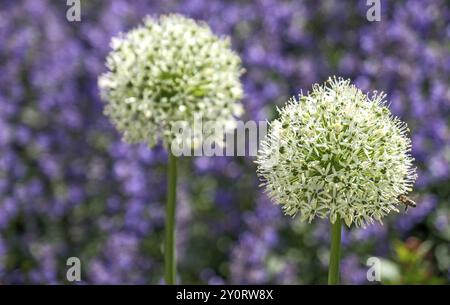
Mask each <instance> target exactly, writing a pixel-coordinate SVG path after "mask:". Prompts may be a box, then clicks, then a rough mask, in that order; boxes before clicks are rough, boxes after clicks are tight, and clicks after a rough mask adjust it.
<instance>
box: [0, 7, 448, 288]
mask: <svg viewBox="0 0 450 305" xmlns="http://www.w3.org/2000/svg"><path fill="white" fill-rule="evenodd" d="M81 2H82V8H81V18H82V20H81V22H72V23H71V22H68V21H67V20H66V10H67V9H68V7H67V6H66V1H65V0H61V1H59V0H58V1H53V0H11V1H10V0H2V1H1V2H0V284H18V283H41V284H42V283H48V284H54V283H67V281H66V270H67V268H68V267H67V266H66V260H67V258H68V257H71V256H76V257H79V258H80V259H81V262H82V282H83V283H88V284H116V283H126V284H131V283H140V284H143V283H154V284H158V283H162V266H163V255H162V251H161V250H162V249H161V248H162V243H163V237H164V235H163V232H164V231H163V229H164V199H165V187H166V186H165V163H166V154H165V152H164V150H163V149H162V148H157V149H153V150H149V149H147V148H146V147H145V146H139V145H134V146H132V145H127V144H124V143H122V142H121V140H120V136H119V135H118V133H117V132H116V131H115V130H114V129H113V128H112V126H111V124H110V123H109V122H108V120H107V119H106V118H105V117H104V116H103V115H102V108H103V106H102V103H101V101H100V100H99V94H98V89H97V77H98V75H99V74H101V73H102V72H103V71H105V67H104V60H105V56H106V54H107V53H108V50H109V41H110V39H111V37H112V36H115V35H117V34H118V33H119V32H120V31H126V30H128V29H130V28H131V27H134V26H136V25H137V24H138V23H139V22H140V20H141V18H142V17H143V16H145V15H146V14H161V13H170V12H178V13H182V14H185V15H187V16H190V17H192V18H195V19H201V20H206V21H207V22H208V23H209V24H210V26H211V27H212V28H213V30H214V32H215V33H218V34H226V35H230V36H231V37H232V42H233V48H234V49H235V50H236V51H237V52H238V53H239V54H240V55H241V56H242V59H243V64H244V66H245V68H246V70H247V72H246V74H245V76H244V77H243V83H244V87H245V93H246V97H245V99H244V104H245V108H246V118H245V119H254V120H266V119H272V118H274V116H275V113H274V109H275V105H282V104H283V103H284V102H285V101H287V99H288V98H289V97H290V96H292V95H294V94H297V93H298V92H299V91H300V90H301V89H303V90H308V88H310V86H311V85H312V84H313V83H314V82H322V81H324V80H325V79H326V78H327V77H328V76H329V75H334V74H335V75H340V76H343V77H349V78H351V79H352V80H353V81H355V82H356V83H357V85H358V86H360V87H361V88H362V89H363V90H375V89H377V90H383V91H385V92H387V94H388V98H389V100H390V102H391V108H392V111H393V112H394V114H396V115H398V116H400V117H401V118H402V119H403V120H405V121H406V122H407V123H408V124H409V126H410V128H411V132H412V140H413V154H414V156H415V158H416V160H417V165H418V167H419V178H418V181H417V187H416V191H415V193H414V199H415V200H416V201H417V202H418V207H417V208H415V209H411V210H409V211H408V213H406V214H405V213H403V211H402V212H401V213H400V214H398V215H392V216H390V217H388V219H387V221H386V222H385V224H384V226H381V225H373V226H370V227H368V228H367V229H357V228H352V229H351V230H346V231H345V232H344V233H343V244H344V253H343V258H342V281H343V282H344V283H352V284H370V283H369V282H367V279H366V271H367V268H368V267H367V266H366V261H367V259H368V258H369V257H371V256H376V257H379V258H380V259H382V260H383V262H384V264H383V268H384V269H383V281H382V282H383V283H395V284H406V283H447V284H448V283H450V247H449V241H450V87H449V80H450V76H449V75H450V74H449V73H450V2H449V1H446V0H404V1H387V0H382V1H381V9H382V12H381V22H369V21H367V19H366V11H367V9H368V7H367V6H366V1H365V0H363V1H349V0H345V1H342V0H333V1H328V0H327V1H317V0H307V1H306V0H305V1H300V0H258V1H249V0H234V1H225V0H223V1H218V0H186V1H181V0H180V1H176V0H152V1H148V0H136V1H124V0H112V1H100V0H96V1H93V0H90V1H84V0H82V1H81ZM253 161H254V159H252V158H243V157H235V158H232V157H214V158H184V159H183V160H182V161H181V169H180V175H181V176H180V179H179V182H180V183H179V196H178V211H177V212H178V214H177V225H178V227H177V234H178V241H177V248H178V257H179V282H181V283H189V284H197V283H209V284H222V283H229V284H245V283H252V284H264V283H275V284H317V283H325V282H326V274H327V270H326V268H327V264H328V262H327V260H328V247H329V246H328V243H329V242H328V234H329V226H328V224H327V222H326V221H322V222H321V221H314V222H313V223H312V224H304V223H300V222H299V221H298V220H297V219H291V218H289V217H285V216H283V215H282V214H281V211H280V209H279V207H277V206H274V205H272V203H271V202H269V201H268V199H267V197H266V196H264V195H263V194H262V192H261V190H260V189H259V188H258V181H257V178H256V175H255V164H254V163H253ZM194 176H195V178H193V177H194Z"/></svg>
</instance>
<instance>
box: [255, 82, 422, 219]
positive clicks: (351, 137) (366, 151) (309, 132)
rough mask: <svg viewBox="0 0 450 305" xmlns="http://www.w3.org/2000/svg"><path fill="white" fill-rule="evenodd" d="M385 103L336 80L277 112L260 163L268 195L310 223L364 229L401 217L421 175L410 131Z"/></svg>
mask: <svg viewBox="0 0 450 305" xmlns="http://www.w3.org/2000/svg"><path fill="white" fill-rule="evenodd" d="M384 99H385V95H384V94H383V93H378V92H376V91H375V92H373V94H371V95H368V94H367V95H366V94H364V93H363V92H361V90H359V89H358V88H356V87H355V86H354V85H352V84H351V83H350V81H349V80H344V79H342V78H335V77H334V78H329V79H328V81H327V82H325V83H324V84H323V85H322V86H320V85H318V84H315V85H314V86H313V88H312V92H310V93H308V94H306V95H303V94H300V95H299V97H298V99H295V98H292V99H291V100H289V102H288V104H287V105H286V106H284V108H282V109H281V110H280V109H278V112H279V118H278V119H276V120H274V121H273V122H271V124H270V130H269V133H268V135H267V137H266V139H265V140H264V141H263V142H262V144H261V148H260V151H259V154H258V158H257V161H256V163H257V164H258V175H259V176H260V178H261V180H262V186H264V187H265V191H266V192H267V194H268V196H269V197H270V198H272V199H273V200H274V201H275V202H276V203H277V204H280V205H281V206H282V208H283V210H284V212H285V213H286V214H287V215H291V216H294V215H296V214H299V215H300V218H301V220H304V221H309V222H311V221H312V220H313V219H314V218H315V217H319V218H326V217H329V218H330V220H331V222H332V223H334V222H335V221H336V219H337V218H338V217H339V218H341V219H343V220H344V221H345V223H346V224H347V225H348V226H350V225H351V224H352V223H355V224H356V226H365V225H366V224H368V223H373V222H374V220H377V221H379V222H382V218H383V217H384V216H386V215H387V214H388V213H389V212H390V211H397V212H398V209H397V206H398V204H400V203H399V202H398V200H397V196H398V195H400V194H407V193H408V192H410V191H411V190H412V185H413V183H414V181H415V179H416V174H415V168H414V166H413V158H412V157H411V155H410V147H411V141H410V139H409V138H408V132H409V130H408V128H407V126H406V124H405V123H403V122H402V121H400V120H399V119H398V118H397V117H394V116H392V114H391V112H390V111H389V109H388V107H387V105H386V102H385V100H384Z"/></svg>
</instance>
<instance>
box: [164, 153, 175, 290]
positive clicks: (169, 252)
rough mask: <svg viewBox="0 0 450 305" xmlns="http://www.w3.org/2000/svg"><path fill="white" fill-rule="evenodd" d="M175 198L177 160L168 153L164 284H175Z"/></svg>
mask: <svg viewBox="0 0 450 305" xmlns="http://www.w3.org/2000/svg"><path fill="white" fill-rule="evenodd" d="M176 197H177V158H176V157H175V156H174V155H173V154H172V153H171V152H170V151H169V161H168V165H167V205H166V242H165V247H164V271H165V282H166V284H170V285H173V284H175V278H176V273H177V270H176V251H175V210H176V209H175V207H176Z"/></svg>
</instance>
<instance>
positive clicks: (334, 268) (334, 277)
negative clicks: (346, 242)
mask: <svg viewBox="0 0 450 305" xmlns="http://www.w3.org/2000/svg"><path fill="white" fill-rule="evenodd" d="M340 256H341V219H340V218H338V219H337V220H336V221H335V222H334V224H332V227H331V252H330V266H329V269H328V285H337V284H339V259H340Z"/></svg>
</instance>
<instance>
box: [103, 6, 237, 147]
mask: <svg viewBox="0 0 450 305" xmlns="http://www.w3.org/2000/svg"><path fill="white" fill-rule="evenodd" d="M111 47H112V51H111V53H110V54H109V55H108V57H107V60H106V66H107V68H108V71H107V72H106V73H104V74H103V75H101V76H100V78H99V87H100V93H101V97H102V99H103V100H105V101H106V102H107V104H106V106H105V114H106V115H107V116H108V117H109V118H110V119H111V121H112V122H113V124H114V125H115V126H116V128H117V129H118V130H119V131H120V132H122V134H123V137H124V139H125V140H126V141H127V142H129V143H136V142H145V143H147V144H148V145H149V146H150V147H152V146H154V145H155V144H156V143H157V141H158V139H162V140H163V143H164V144H165V145H166V147H167V146H169V145H170V144H171V143H172V142H173V141H174V140H178V141H183V139H180V138H179V137H180V135H179V134H178V133H177V131H176V130H173V129H174V125H175V123H176V122H185V123H187V124H192V123H193V122H194V119H195V118H201V119H202V120H206V121H214V122H215V124H216V126H215V127H217V129H220V128H222V127H223V129H226V128H227V126H230V124H229V122H230V121H232V122H233V121H234V119H235V118H236V117H237V116H239V115H240V114H241V113H242V105H241V103H240V101H239V100H240V99H241V98H242V95H243V91H242V86H241V82H240V80H239V77H240V76H241V74H242V73H243V69H242V67H241V61H240V58H239V57H238V56H237V55H236V54H235V53H234V52H233V51H232V50H231V48H230V41H229V39H228V38H224V37H217V36H215V35H214V34H213V33H212V31H211V29H210V28H209V27H208V26H207V25H206V24H205V23H203V22H196V21H194V20H192V19H188V18H185V17H183V16H181V15H175V14H172V15H164V16H161V17H159V18H158V19H155V18H151V17H147V18H145V19H144V23H143V25H141V26H139V27H137V28H135V29H133V30H131V31H129V32H128V33H126V34H120V35H119V37H116V38H113V39H112V42H111ZM192 137H194V135H192ZM195 137H198V138H201V137H202V135H200V134H198V133H197V134H196V135H195ZM192 143H196V139H193V141H192Z"/></svg>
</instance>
